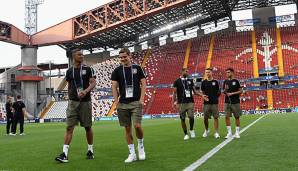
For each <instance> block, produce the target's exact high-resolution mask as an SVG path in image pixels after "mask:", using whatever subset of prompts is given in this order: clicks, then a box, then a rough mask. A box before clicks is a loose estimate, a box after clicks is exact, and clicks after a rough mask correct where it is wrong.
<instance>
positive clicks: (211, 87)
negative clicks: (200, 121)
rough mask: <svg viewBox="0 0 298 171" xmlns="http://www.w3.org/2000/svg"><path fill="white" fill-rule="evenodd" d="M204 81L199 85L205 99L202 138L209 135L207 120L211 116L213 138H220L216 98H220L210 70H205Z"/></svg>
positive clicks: (217, 84)
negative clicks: (212, 120) (213, 130)
mask: <svg viewBox="0 0 298 171" xmlns="http://www.w3.org/2000/svg"><path fill="white" fill-rule="evenodd" d="M205 75H206V77H207V78H206V79H205V80H204V81H203V82H202V84H201V91H202V93H203V94H204V95H206V96H207V98H206V99H205V100H204V125H205V132H204V134H203V137H207V136H208V133H209V128H208V126H209V119H211V116H213V119H214V129H215V133H214V137H215V138H220V136H219V133H218V116H219V113H218V98H219V96H220V89H219V83H218V81H217V80H215V79H213V76H212V69H211V68H207V69H206V70H205Z"/></svg>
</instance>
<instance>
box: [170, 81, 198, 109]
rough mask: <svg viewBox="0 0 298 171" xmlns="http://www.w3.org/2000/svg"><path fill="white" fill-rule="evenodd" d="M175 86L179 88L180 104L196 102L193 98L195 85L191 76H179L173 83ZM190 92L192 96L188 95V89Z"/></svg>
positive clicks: (178, 97)
mask: <svg viewBox="0 0 298 171" xmlns="http://www.w3.org/2000/svg"><path fill="white" fill-rule="evenodd" d="M173 87H174V88H177V99H178V104H180V103H194V100H193V95H192V94H193V87H194V83H193V80H192V79H189V78H178V79H177V80H175V82H174V84H173ZM185 90H186V91H189V92H190V97H186V91H185Z"/></svg>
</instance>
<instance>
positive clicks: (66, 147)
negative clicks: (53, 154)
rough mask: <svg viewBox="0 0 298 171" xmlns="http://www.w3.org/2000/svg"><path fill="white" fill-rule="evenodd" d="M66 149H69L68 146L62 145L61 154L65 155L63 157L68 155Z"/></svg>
mask: <svg viewBox="0 0 298 171" xmlns="http://www.w3.org/2000/svg"><path fill="white" fill-rule="evenodd" d="M68 149H69V145H66V144H64V145H63V152H64V153H65V155H66V156H67V155H68Z"/></svg>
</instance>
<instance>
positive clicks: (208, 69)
mask: <svg viewBox="0 0 298 171" xmlns="http://www.w3.org/2000/svg"><path fill="white" fill-rule="evenodd" d="M205 70H207V71H211V72H212V71H213V69H212V68H206V69H205Z"/></svg>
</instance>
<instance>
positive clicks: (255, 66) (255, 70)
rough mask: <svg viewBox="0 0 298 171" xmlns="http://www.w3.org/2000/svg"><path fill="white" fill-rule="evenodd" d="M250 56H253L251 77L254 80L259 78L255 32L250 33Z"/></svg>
mask: <svg viewBox="0 0 298 171" xmlns="http://www.w3.org/2000/svg"><path fill="white" fill-rule="evenodd" d="M251 39H252V56H253V76H254V78H259V66H258V54H257V41H256V31H255V30H254V31H252V34H251Z"/></svg>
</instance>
